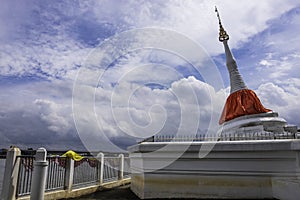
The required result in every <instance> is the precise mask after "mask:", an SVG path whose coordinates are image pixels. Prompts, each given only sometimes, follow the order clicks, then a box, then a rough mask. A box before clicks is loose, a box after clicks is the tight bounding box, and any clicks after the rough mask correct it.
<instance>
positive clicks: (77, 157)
mask: <svg viewBox="0 0 300 200" xmlns="http://www.w3.org/2000/svg"><path fill="white" fill-rule="evenodd" d="M62 156H63V157H68V158H71V159H73V160H75V161H81V160H82V159H83V158H84V157H83V156H81V155H79V154H77V153H76V152H74V151H72V150H69V151H67V152H66V153H64V154H63V155H62Z"/></svg>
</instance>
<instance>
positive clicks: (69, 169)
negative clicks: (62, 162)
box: [64, 157, 74, 192]
mask: <svg viewBox="0 0 300 200" xmlns="http://www.w3.org/2000/svg"><path fill="white" fill-rule="evenodd" d="M66 159H67V160H66V177H65V187H64V189H65V190H67V191H68V192H70V191H72V186H73V176H74V160H73V159H71V158H68V157H67V158H66Z"/></svg>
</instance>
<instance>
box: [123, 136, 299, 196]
mask: <svg viewBox="0 0 300 200" xmlns="http://www.w3.org/2000/svg"><path fill="white" fill-rule="evenodd" d="M209 143H210V142H192V143H187V142H144V143H141V144H138V145H135V146H132V147H130V148H129V152H130V162H131V170H132V174H131V190H132V191H133V192H134V193H135V194H136V195H137V196H139V197H140V198H141V199H153V198H199V199H201V198H203V199H273V198H278V199H295V200H296V199H297V200H298V199H299V196H300V195H299V191H300V162H299V161H300V140H297V139H293V140H287V139H286V140H260V141H253V140H252V141H219V142H216V143H215V146H214V148H213V149H212V150H211V151H210V152H209V154H208V155H207V156H206V157H204V158H199V151H200V149H201V146H202V145H204V144H205V145H207V144H209ZM210 144H212V145H214V143H210ZM187 145H188V148H187V149H186V150H185V151H184V152H182V150H183V149H185V147H186V146H187ZM159 166H163V167H159Z"/></svg>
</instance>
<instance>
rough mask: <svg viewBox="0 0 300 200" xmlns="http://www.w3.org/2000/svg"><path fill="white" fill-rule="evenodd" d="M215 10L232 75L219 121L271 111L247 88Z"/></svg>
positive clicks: (228, 67)
mask: <svg viewBox="0 0 300 200" xmlns="http://www.w3.org/2000/svg"><path fill="white" fill-rule="evenodd" d="M215 12H216V13H217V17H218V20H219V29H220V31H219V41H220V42H222V43H223V45H224V49H225V55H226V66H227V69H228V72H229V77H230V95H229V96H228V98H227V100H226V103H225V106H224V108H223V112H222V114H221V117H220V120H219V123H220V124H223V123H224V122H228V121H230V120H233V119H235V118H238V117H241V116H244V115H252V114H258V113H267V112H270V111H271V110H269V109H266V108H265V107H264V106H263V105H262V104H261V102H260V100H259V98H258V97H257V95H256V94H255V92H254V91H252V90H250V89H248V88H247V86H246V84H245V82H244V80H243V78H242V76H241V74H240V72H239V70H238V68H237V64H236V62H235V60H234V58H233V56H232V53H231V51H230V49H229V46H228V43H227V41H228V40H229V35H228V34H227V33H226V31H225V29H224V28H223V25H222V23H221V18H220V15H219V12H218V9H217V7H215Z"/></svg>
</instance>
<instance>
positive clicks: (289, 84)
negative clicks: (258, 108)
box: [257, 79, 300, 126]
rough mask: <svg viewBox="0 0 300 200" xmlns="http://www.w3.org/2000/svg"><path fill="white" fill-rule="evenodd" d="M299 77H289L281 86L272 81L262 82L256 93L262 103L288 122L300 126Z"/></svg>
mask: <svg viewBox="0 0 300 200" xmlns="http://www.w3.org/2000/svg"><path fill="white" fill-rule="evenodd" d="M299 81H300V79H289V80H287V81H286V82H285V83H282V82H281V86H280V85H277V84H274V83H270V82H269V83H265V84H262V85H261V86H260V87H259V88H258V89H257V94H258V96H259V98H260V99H261V100H262V103H263V104H264V105H265V106H266V107H267V108H270V109H272V110H273V111H275V112H278V113H279V115H280V116H281V117H283V118H285V119H286V120H287V122H288V123H290V124H294V125H297V126H300V123H299V118H300V114H299V113H300V103H299V101H298V99H299V97H300V89H299Z"/></svg>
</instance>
